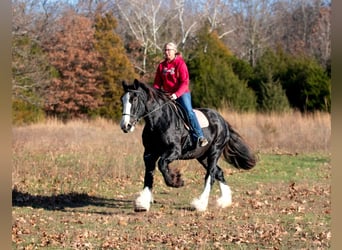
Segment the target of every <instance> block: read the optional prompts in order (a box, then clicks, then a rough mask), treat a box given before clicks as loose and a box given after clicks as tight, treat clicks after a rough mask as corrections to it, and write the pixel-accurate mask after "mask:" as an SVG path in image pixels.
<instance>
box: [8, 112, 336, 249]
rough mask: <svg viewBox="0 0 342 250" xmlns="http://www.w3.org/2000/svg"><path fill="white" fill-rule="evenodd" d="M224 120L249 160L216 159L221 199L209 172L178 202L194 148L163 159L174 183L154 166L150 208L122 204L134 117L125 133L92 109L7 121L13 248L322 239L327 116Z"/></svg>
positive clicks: (191, 171)
mask: <svg viewBox="0 0 342 250" xmlns="http://www.w3.org/2000/svg"><path fill="white" fill-rule="evenodd" d="M282 119H283V120H282ZM227 120H228V121H230V122H231V123H232V124H233V125H234V126H235V127H236V128H237V129H238V131H239V132H240V133H241V134H242V135H243V136H245V138H246V140H247V141H248V142H250V144H251V145H252V146H253V148H254V149H255V150H256V151H257V152H258V155H259V162H258V164H257V166H256V167H255V168H254V169H252V170H250V171H239V170H236V169H233V168H232V167H230V166H229V165H228V164H226V163H225V162H224V161H223V160H222V161H221V162H220V166H221V167H222V168H223V170H224V172H225V175H226V179H227V181H228V184H229V185H230V187H231V189H232V191H233V204H232V206H231V207H229V208H227V209H218V208H216V207H215V200H216V198H217V197H218V196H219V195H220V193H219V188H218V185H217V184H216V185H214V187H213V190H212V192H211V196H210V200H209V206H208V211H206V212H202V213H200V212H196V211H193V210H192V209H191V208H190V205H189V204H190V202H191V200H192V199H193V198H195V197H197V196H198V195H199V194H200V193H201V192H202V188H203V178H204V174H205V172H204V169H202V168H201V167H200V165H199V164H198V163H197V162H196V161H194V160H192V161H178V162H175V163H173V164H172V167H175V168H178V169H179V170H180V171H181V173H182V174H183V178H184V180H185V186H184V187H182V188H179V189H173V188H169V187H167V186H166V185H165V184H164V181H163V179H162V176H161V174H160V173H159V172H156V175H155V188H154V192H153V194H154V203H153V204H152V207H151V210H150V211H149V212H147V213H135V212H134V211H133V200H134V199H135V198H136V196H137V194H138V192H139V191H140V190H141V188H142V184H143V174H144V166H143V162H142V153H143V147H142V144H141V130H142V127H141V126H139V127H137V131H135V132H134V133H133V134H123V133H122V132H121V131H120V129H119V126H118V125H117V124H115V123H109V122H107V121H104V120H97V121H93V122H80V121H72V122H69V123H67V124H62V123H60V122H58V121H54V120H49V121H47V122H45V123H40V124H35V125H30V126H23V127H15V128H13V171H12V183H13V184H12V186H13V187H12V195H13V198H12V205H13V210H12V220H13V226H12V242H13V249H61V248H63V249H329V248H330V244H331V227H330V223H331V203H330V195H331V191H330V181H331V164H330V158H331V156H330V153H329V147H330V146H329V142H330V116H329V115H327V114H316V115H312V116H306V117H303V116H300V115H298V114H292V115H288V116H285V117H277V116H275V115H272V116H255V115H251V114H250V115H246V116H245V117H244V116H243V115H239V114H232V115H230V116H229V118H227ZM283 131H285V132H283ZM267 135H269V136H267Z"/></svg>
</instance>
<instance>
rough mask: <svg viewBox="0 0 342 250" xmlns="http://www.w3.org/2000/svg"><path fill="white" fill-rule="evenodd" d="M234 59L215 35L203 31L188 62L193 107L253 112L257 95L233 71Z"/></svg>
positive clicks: (205, 30)
mask: <svg viewBox="0 0 342 250" xmlns="http://www.w3.org/2000/svg"><path fill="white" fill-rule="evenodd" d="M232 58H233V56H232V54H231V52H230V51H229V50H228V49H227V47H226V46H225V45H224V44H223V43H222V42H221V41H220V40H219V38H218V35H217V34H216V33H215V32H212V33H208V32H207V29H206V28H204V29H202V30H201V31H200V32H199V34H198V44H197V46H196V48H195V50H194V52H193V53H192V54H190V60H189V62H188V67H189V73H190V80H191V84H192V85H191V86H192V89H193V94H192V96H193V102H194V106H204V107H214V108H222V107H223V105H228V106H229V107H230V108H232V109H236V110H238V111H247V110H253V109H254V108H255V101H256V99H255V96H254V93H253V91H252V90H251V89H249V88H248V87H247V83H246V81H244V80H240V79H239V77H238V76H237V75H235V74H234V72H233V69H232V60H233V59H232Z"/></svg>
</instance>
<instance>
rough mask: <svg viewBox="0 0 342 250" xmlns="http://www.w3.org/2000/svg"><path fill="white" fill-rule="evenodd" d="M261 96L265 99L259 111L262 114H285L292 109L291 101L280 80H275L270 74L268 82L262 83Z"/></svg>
mask: <svg viewBox="0 0 342 250" xmlns="http://www.w3.org/2000/svg"><path fill="white" fill-rule="evenodd" d="M260 92H261V96H262V97H263V98H262V100H261V102H260V105H259V107H258V109H259V110H260V111H262V112H266V113H267V112H271V113H272V112H284V111H288V110H289V109H290V105H289V101H288V99H287V96H286V94H285V90H284V89H283V87H282V85H281V82H280V80H279V79H277V80H275V81H274V80H273V77H272V75H271V74H269V76H268V79H267V81H266V82H261V88H260Z"/></svg>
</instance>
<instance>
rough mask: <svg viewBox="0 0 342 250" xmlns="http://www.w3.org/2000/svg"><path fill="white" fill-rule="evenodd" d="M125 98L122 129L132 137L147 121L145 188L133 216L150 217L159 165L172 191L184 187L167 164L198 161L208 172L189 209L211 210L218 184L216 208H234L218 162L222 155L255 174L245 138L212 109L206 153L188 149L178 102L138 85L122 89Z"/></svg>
mask: <svg viewBox="0 0 342 250" xmlns="http://www.w3.org/2000/svg"><path fill="white" fill-rule="evenodd" d="M122 86H123V89H124V92H125V93H124V94H123V96H122V97H121V101H122V105H123V114H122V120H121V122H120V126H121V129H122V130H123V131H124V132H125V133H127V132H132V131H133V130H134V127H135V125H136V123H137V122H138V121H139V120H141V119H144V120H145V127H144V130H143V134H142V139H143V145H144V147H145V151H144V163H145V179H144V188H143V190H142V191H141V193H140V195H139V197H138V198H137V199H136V200H135V211H148V210H149V209H150V204H151V202H152V187H153V175H154V171H155V168H156V162H157V161H158V168H159V170H160V171H161V173H162V175H163V177H164V180H165V183H166V185H167V186H170V187H181V186H183V185H184V182H183V180H182V179H181V175H180V174H179V172H178V173H177V172H175V171H173V170H172V168H169V164H170V163H171V162H173V161H175V160H179V159H183V160H184V159H195V158H196V159H197V160H198V161H199V162H200V163H201V164H202V165H203V167H204V168H205V169H206V170H207V173H206V176H205V187H204V191H203V192H202V194H201V195H200V196H199V198H198V199H194V200H193V202H192V203H191V204H192V206H193V207H195V208H196V209H197V210H198V211H204V210H206V208H207V205H208V199H209V194H210V189H211V187H212V185H213V184H214V181H215V180H218V181H219V185H220V190H221V197H220V198H219V199H218V200H217V205H218V206H219V207H221V208H224V207H227V206H230V205H231V203H232V198H231V190H230V188H229V186H228V185H227V183H226V181H225V178H224V175H223V171H222V169H221V168H220V167H219V166H218V165H217V162H218V159H219V157H220V156H221V155H222V153H223V155H224V157H225V159H226V160H227V162H228V163H230V164H232V165H233V166H234V167H236V168H238V169H246V170H248V169H251V168H253V167H254V166H255V164H256V157H255V155H254V154H253V153H252V151H251V149H250V148H249V146H248V145H247V144H246V142H245V141H244V140H243V139H242V137H241V136H240V135H239V134H238V133H237V132H236V131H235V130H234V129H233V128H232V126H231V125H230V124H229V123H228V122H226V121H225V120H224V118H223V117H222V116H221V115H220V114H219V113H218V112H216V111H214V110H212V109H206V108H201V109H198V110H199V111H201V112H202V113H203V114H204V116H205V117H206V118H207V127H204V128H203V133H204V135H205V137H206V138H207V139H208V141H209V143H208V145H206V146H205V147H199V146H197V147H190V148H189V146H188V143H187V142H188V140H189V137H190V136H189V134H190V133H189V129H188V126H186V122H185V121H186V119H183V117H184V116H182V115H181V112H180V111H179V109H178V108H177V105H176V102H174V101H171V100H170V99H169V97H168V96H167V95H166V94H165V93H164V92H163V91H160V90H157V89H154V88H153V87H151V86H148V85H146V84H144V83H142V82H139V81H138V80H136V79H135V80H134V83H133V84H131V85H127V84H126V83H125V82H123V83H122Z"/></svg>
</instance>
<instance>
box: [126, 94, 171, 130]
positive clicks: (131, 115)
mask: <svg viewBox="0 0 342 250" xmlns="http://www.w3.org/2000/svg"><path fill="white" fill-rule="evenodd" d="M129 92H133V93H141V91H139V90H129V91H127V93H129ZM170 102H174V101H173V100H168V101H166V102H164V103H163V104H161V105H159V106H158V107H156V108H154V109H153V110H151V111H149V112H147V113H146V114H144V115H143V116H141V117H139V118H136V115H133V114H126V113H122V115H123V116H124V115H128V116H130V117H133V119H134V120H133V122H132V126H135V125H136V124H137V123H138V122H139V121H140V120H141V119H144V118H145V117H147V116H149V115H150V114H152V113H153V112H156V111H157V110H159V109H161V108H162V107H164V106H165V105H166V104H169V103H170Z"/></svg>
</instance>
